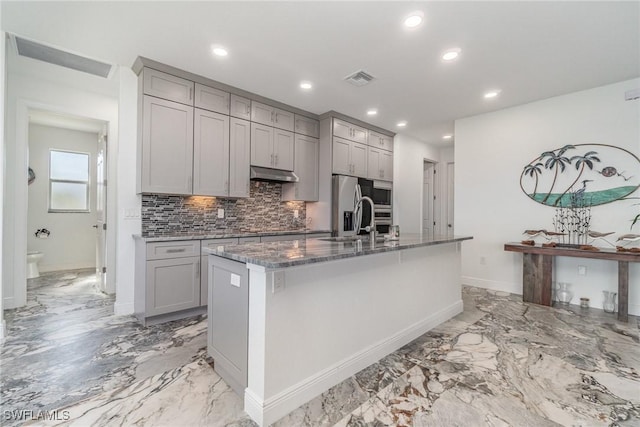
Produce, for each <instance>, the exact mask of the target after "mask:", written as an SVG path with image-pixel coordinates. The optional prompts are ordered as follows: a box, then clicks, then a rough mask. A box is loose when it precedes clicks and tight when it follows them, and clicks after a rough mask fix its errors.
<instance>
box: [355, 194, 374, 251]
mask: <svg viewBox="0 0 640 427" xmlns="http://www.w3.org/2000/svg"><path fill="white" fill-rule="evenodd" d="M363 200H366V201H367V202H369V206H371V222H370V223H369V225H367V226H366V227H364V228H361V229H360V230H364V231H368V232H369V241H370V242H371V245H372V246H373V245H374V244H375V242H376V234H377V231H376V208H374V207H373V200H371V198H370V197H368V196H362V197H360V199H358V202H357V203H356V210H357V209H358V205H361V204H362V201H363Z"/></svg>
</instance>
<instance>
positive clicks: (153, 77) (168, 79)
mask: <svg viewBox="0 0 640 427" xmlns="http://www.w3.org/2000/svg"><path fill="white" fill-rule="evenodd" d="M142 78H143V90H144V93H145V94H146V95H152V96H157V97H158V98H163V99H168V100H169V101H175V102H179V103H181V104H187V105H193V82H192V81H189V80H185V79H181V78H180V77H176V76H172V75H171V74H166V73H163V72H160V71H156V70H153V69H151V68H145V69H144V70H143V75H142Z"/></svg>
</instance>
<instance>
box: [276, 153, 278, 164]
mask: <svg viewBox="0 0 640 427" xmlns="http://www.w3.org/2000/svg"><path fill="white" fill-rule="evenodd" d="M277 165H278V155H277V154H276V166H277Z"/></svg>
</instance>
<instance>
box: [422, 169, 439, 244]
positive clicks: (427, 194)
mask: <svg viewBox="0 0 640 427" xmlns="http://www.w3.org/2000/svg"><path fill="white" fill-rule="evenodd" d="M435 180H436V164H435V163H434V162H432V161H429V160H425V161H424V168H423V179H422V234H423V236H427V237H433V236H434V234H435V228H436V218H435V200H436V195H435V188H436V186H435Z"/></svg>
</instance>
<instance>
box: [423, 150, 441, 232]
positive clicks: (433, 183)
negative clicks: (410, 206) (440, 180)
mask: <svg viewBox="0 0 640 427" xmlns="http://www.w3.org/2000/svg"><path fill="white" fill-rule="evenodd" d="M427 163H430V164H431V165H433V171H434V172H435V173H432V180H431V193H432V194H433V195H434V196H435V197H436V198H435V199H434V200H433V204H432V205H431V218H433V222H435V225H433V226H432V234H433V235H436V234H437V233H436V230H437V229H438V226H439V225H438V218H437V216H436V212H438V209H437V208H436V207H437V206H438V201H439V192H438V191H437V190H438V186H437V183H436V180H437V177H436V175H437V170H438V162H436V161H435V160H431V159H426V158H425V159H422V179H421V180H420V190H421V191H420V233H423V232H424V216H425V215H424V214H425V211H424V202H425V200H424V177H425V173H426V170H425V165H426V164H427Z"/></svg>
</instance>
